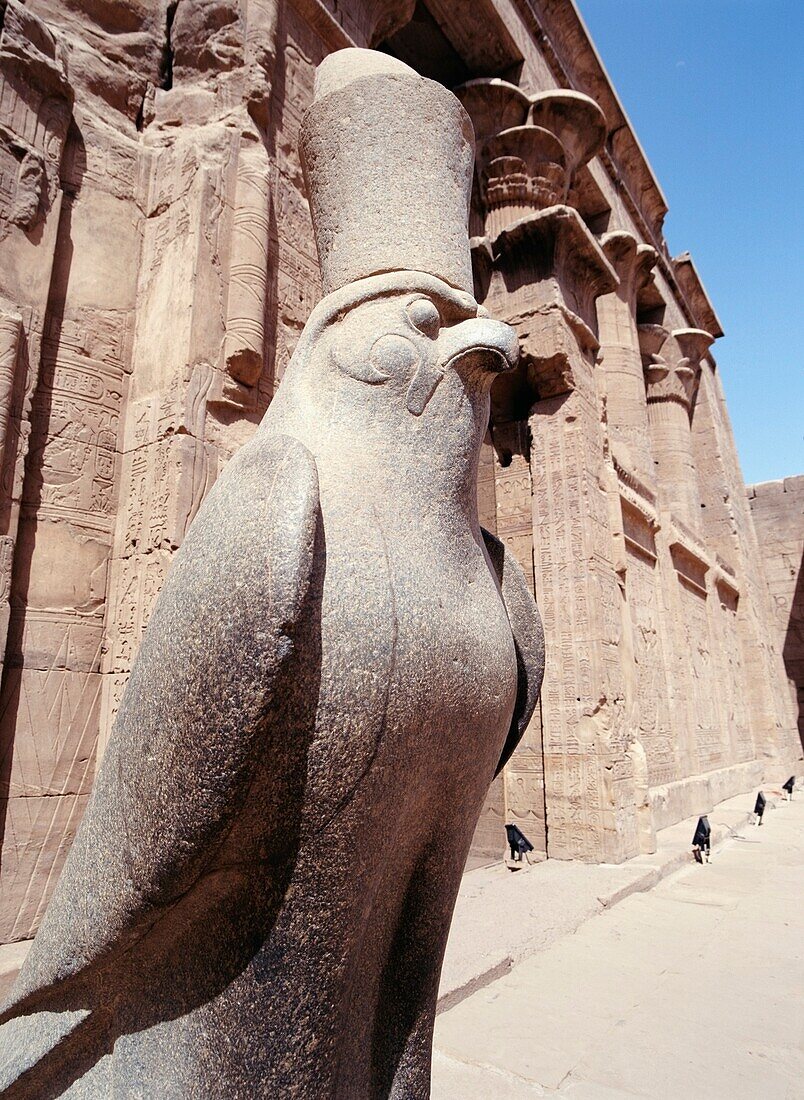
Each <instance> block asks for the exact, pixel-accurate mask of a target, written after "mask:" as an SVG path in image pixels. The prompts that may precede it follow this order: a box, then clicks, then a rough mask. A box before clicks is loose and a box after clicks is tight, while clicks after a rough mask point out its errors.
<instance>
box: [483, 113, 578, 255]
mask: <svg viewBox="0 0 804 1100" xmlns="http://www.w3.org/2000/svg"><path fill="white" fill-rule="evenodd" d="M478 168H479V175H480V184H481V199H482V201H483V206H484V208H485V210H486V232H487V234H488V235H489V236H494V235H495V231H496V232H499V231H500V230H501V229H503V228H504V227H505V226H506V225H511V224H512V223H513V222H515V221H517V220H518V219H519V218H520V217H524V216H525V215H526V214H530V213H533V212H534V211H536V210H546V209H547V208H548V207H550V206H558V205H559V204H561V203H563V202H564V201H565V200H566V198H567V193H568V191H569V173H568V171H567V164H566V156H565V153H564V148H563V146H562V145H561V142H560V141H559V140H558V138H557V137H555V135H554V134H551V133H550V131H549V130H545V129H543V128H542V127H541V126H516V127H513V128H512V129H510V130H502V131H501V132H500V133H499V134H493V135H492V136H491V137H490V138H487V140H486V141H484V142H483V144H482V145H481V146H480V148H479V150H478Z"/></svg>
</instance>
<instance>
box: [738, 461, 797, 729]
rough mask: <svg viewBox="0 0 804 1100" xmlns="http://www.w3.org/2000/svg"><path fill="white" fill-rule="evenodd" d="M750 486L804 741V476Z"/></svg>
mask: <svg viewBox="0 0 804 1100" xmlns="http://www.w3.org/2000/svg"><path fill="white" fill-rule="evenodd" d="M747 489H748V503H749V505H750V508H751V517H752V519H753V521H754V528H755V530H756V534H757V540H758V542H759V552H760V555H761V559H762V569H763V574H764V576H765V579H766V581H767V585H768V590H769V593H770V600H771V616H770V621H769V626H770V634H771V640H772V642H773V644H774V645H775V648H776V651H777V652H779V653H781V654H782V659H783V660H784V666H785V670H786V672H787V678H788V681H789V687H790V698H791V700H792V703H793V708H794V713H795V715H796V718H797V724H798V732H799V736H800V738H801V741H802V744H804V569H802V563H803V560H804V475H799V476H798V477H786V478H785V479H784V481H764V482H762V483H760V484H758V485H749V486H747Z"/></svg>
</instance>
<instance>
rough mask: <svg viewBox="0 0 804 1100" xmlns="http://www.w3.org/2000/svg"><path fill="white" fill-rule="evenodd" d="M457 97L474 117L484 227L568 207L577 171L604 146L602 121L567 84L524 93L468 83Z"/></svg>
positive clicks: (493, 229) (489, 230) (487, 82)
mask: <svg viewBox="0 0 804 1100" xmlns="http://www.w3.org/2000/svg"><path fill="white" fill-rule="evenodd" d="M455 94H456V95H457V96H458V98H459V99H460V100H461V102H462V103H463V105H464V108H465V109H466V111H467V112H468V114H469V116H470V118H471V119H472V125H473V126H474V128H475V140H476V145H477V165H478V180H479V183H480V199H481V205H482V207H483V211H484V215H485V232H486V234H487V235H489V236H494V235H496V234H497V233H499V232H500V230H501V229H503V228H504V227H505V226H507V225H511V224H512V223H514V222H516V221H517V220H518V219H519V218H521V217H524V216H525V215H526V214H528V213H533V212H535V211H539V210H546V209H549V208H550V207H551V206H559V205H563V204H567V203H568V204H569V205H573V198H572V183H573V179H574V176H575V173H576V172H577V171H578V170H579V169H580V168H581V167H583V165H585V164H586V163H587V162H588V161H589V160H590V159H591V158H592V157H593V156H595V155H596V154H597V153H598V152H600V150H601V149H602V147H603V142H604V141H605V138H606V119H605V117H604V115H603V112H602V111H601V110H600V108H599V107H598V105H597V104H596V103H595V101H594V100H593V99H590V98H589V96H587V95H584V94H583V93H581V92H575V91H572V90H570V89H567V88H558V89H554V90H552V91H549V92H540V93H538V94H537V95H534V96H530V97H528V96H526V95H525V93H524V92H523V91H522V90H521V89H520V88H517V87H516V85H514V84H509V83H508V81H505V80H491V79H479V80H470V81H468V82H467V83H466V84H462V85H460V86H459V87H458V88H456V90H455Z"/></svg>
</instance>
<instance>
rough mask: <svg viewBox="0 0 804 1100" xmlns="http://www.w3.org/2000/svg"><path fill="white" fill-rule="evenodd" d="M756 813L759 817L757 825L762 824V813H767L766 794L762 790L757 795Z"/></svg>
mask: <svg viewBox="0 0 804 1100" xmlns="http://www.w3.org/2000/svg"><path fill="white" fill-rule="evenodd" d="M754 813H755V814H756V818H757V825H761V824H762V815H763V814H764V813H765V795H764V794H763V793H762V791H760V792H759V794H758V795H757V800H756V802H755V803H754Z"/></svg>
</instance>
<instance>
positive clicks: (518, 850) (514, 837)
mask: <svg viewBox="0 0 804 1100" xmlns="http://www.w3.org/2000/svg"><path fill="white" fill-rule="evenodd" d="M505 832H506V834H507V836H508V847H509V848H510V849H511V859H512V860H513V861H514V862H515V863H521V862H522V857H523V856H524V857H525V859H526V860H527V862H528V863H530V859H529V858H528V852H532V851H533V845H532V844H531V842H530V841H529V840H528V838H527V837H526V836H525V834H524V833H523V832H522V830H521V829H518V828H517V827H516V825H506V826H505Z"/></svg>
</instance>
